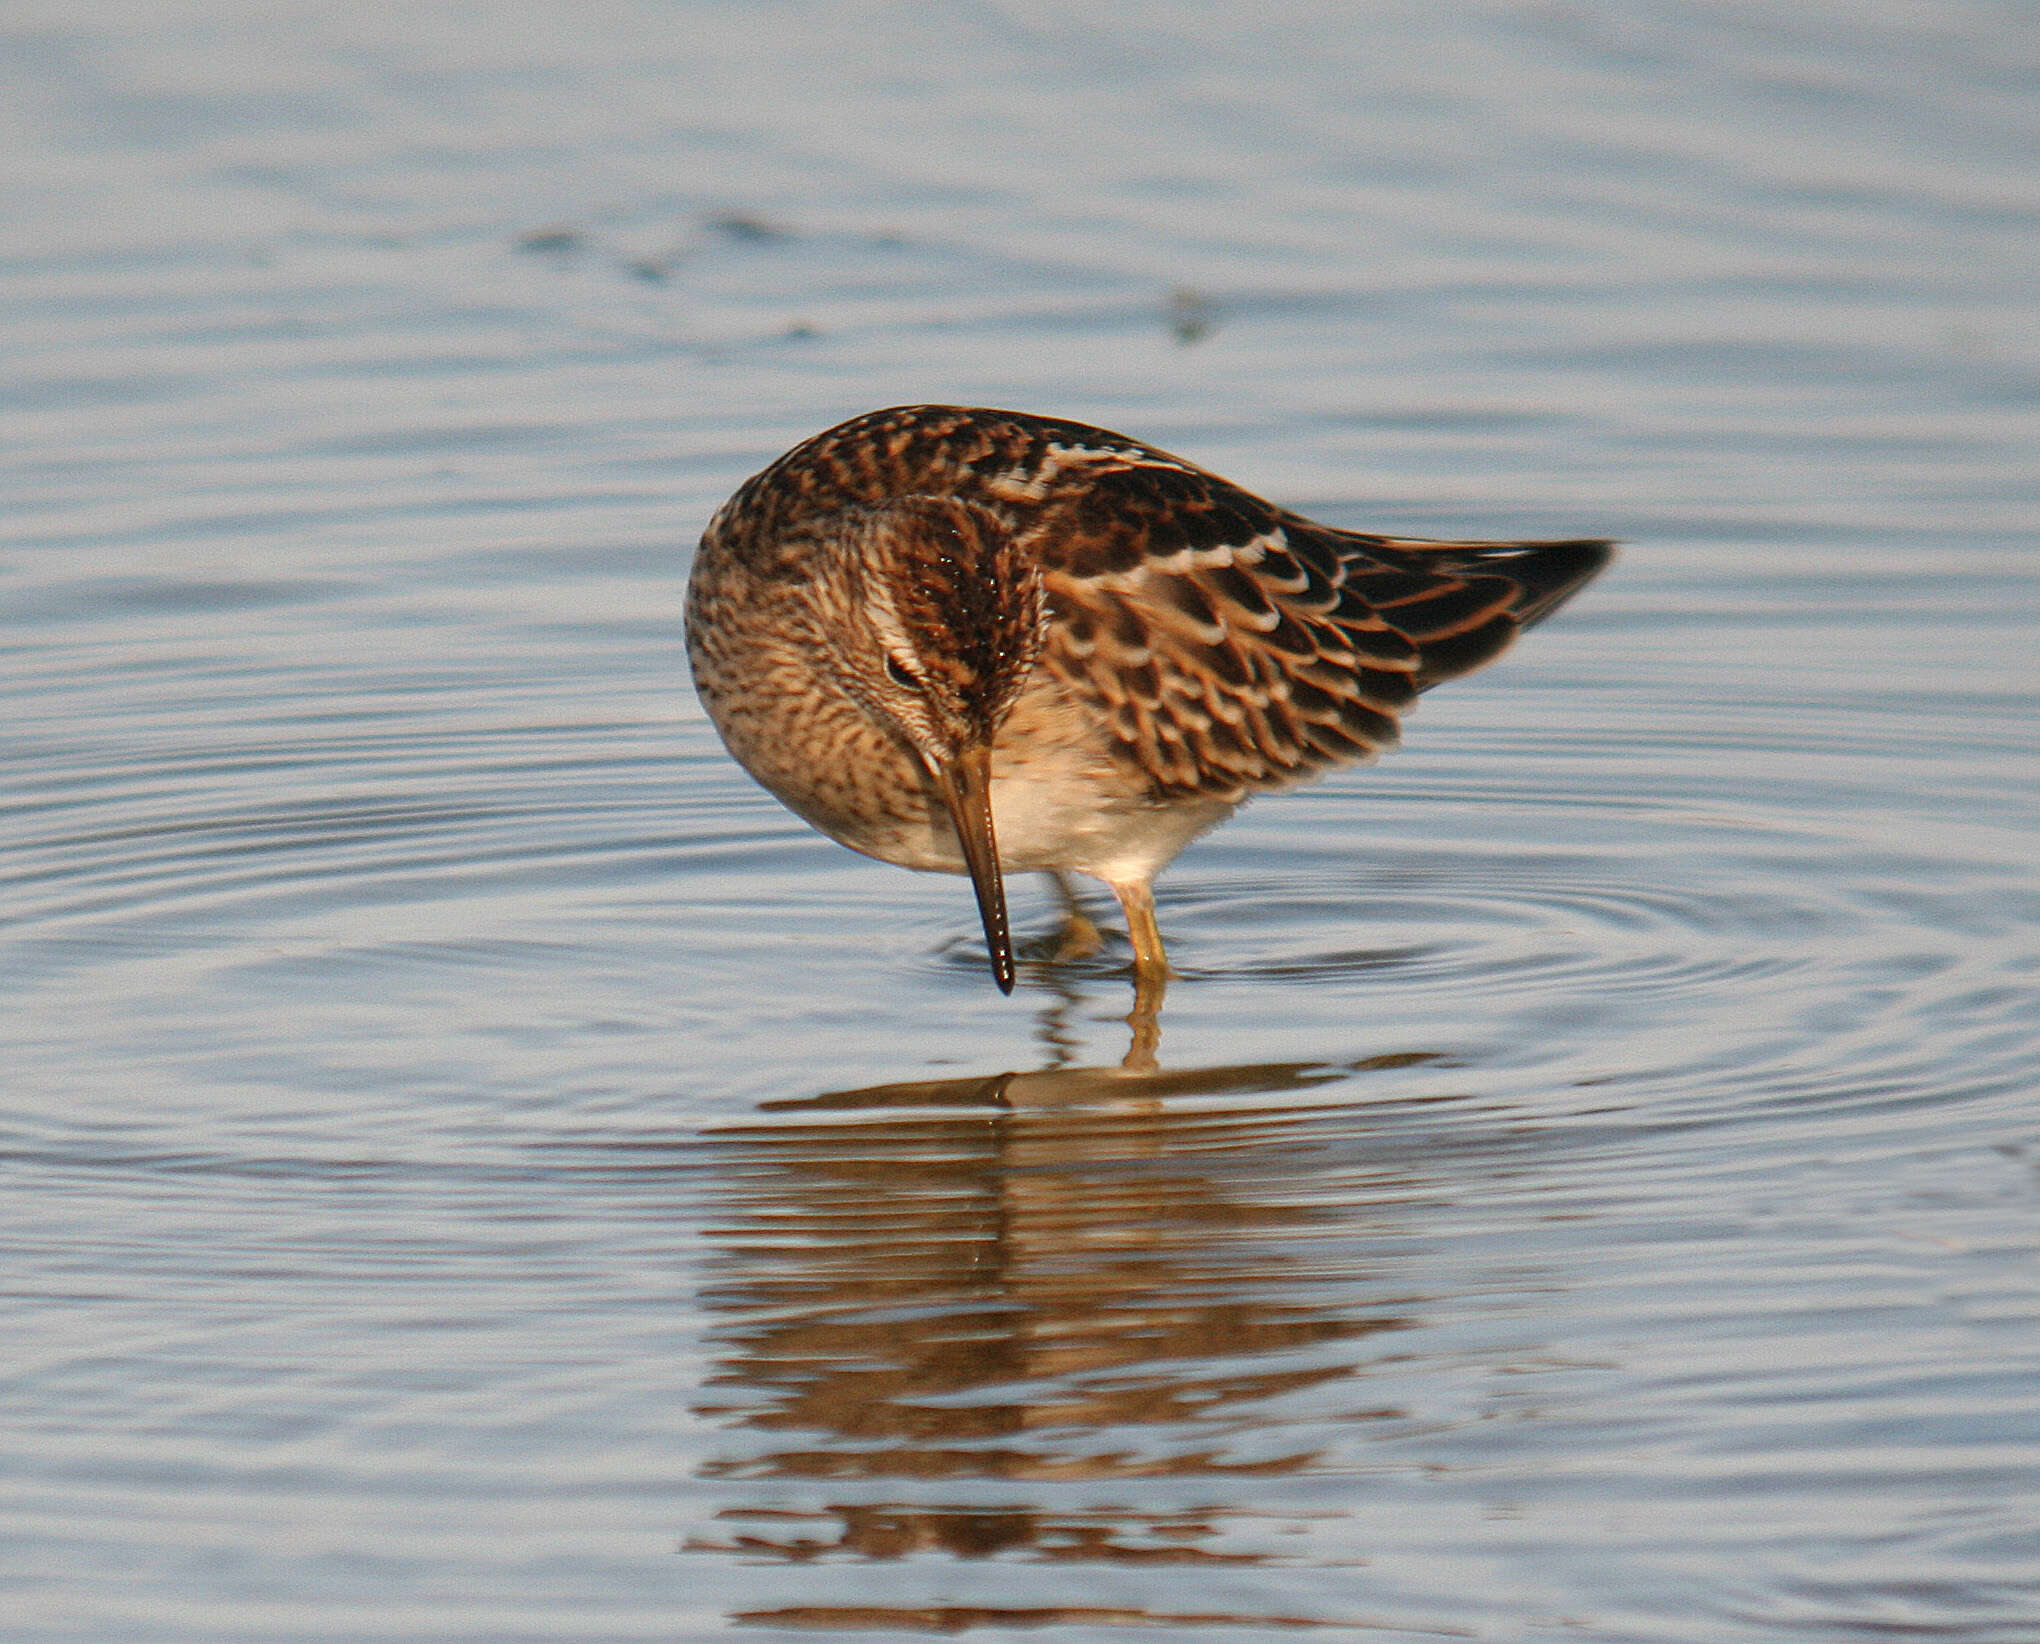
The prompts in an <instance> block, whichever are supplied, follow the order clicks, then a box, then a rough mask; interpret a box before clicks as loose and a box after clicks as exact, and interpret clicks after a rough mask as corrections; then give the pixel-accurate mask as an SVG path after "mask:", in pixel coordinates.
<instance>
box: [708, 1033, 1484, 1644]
mask: <svg viewBox="0 0 2040 1644" xmlns="http://www.w3.org/2000/svg"><path fill="white" fill-rule="evenodd" d="M1057 1024H1058V1016H1057V1012H1056V1010H1054V1009H1053V1008H1052V1009H1051V1010H1050V1011H1049V1012H1048V1013H1047V1016H1046V1018H1045V1020H1044V1027H1043V1033H1044V1037H1045V1039H1047V1041H1048V1043H1049V1048H1050V1050H1051V1053H1052V1054H1053V1055H1057V1056H1060V1055H1061V1054H1062V1053H1063V1050H1064V1047H1065V1046H1066V1043H1067V1041H1066V1040H1065V1039H1064V1038H1063V1037H1062V1036H1061V1035H1060V1034H1059V1033H1058V1031H1057ZM1140 1039H1141V1031H1140V1026H1139V1024H1136V1046H1135V1051H1134V1053H1133V1054H1132V1055H1130V1056H1129V1059H1128V1060H1129V1064H1142V1063H1145V1064H1146V1065H1127V1066H1121V1067H1117V1068H1102V1067H1076V1066H1066V1065H1065V1066H1051V1067H1049V1068H1047V1069H1045V1070H1042V1071H1038V1072H1027V1073H996V1074H989V1075H983V1076H974V1077H964V1078H950V1079H935V1080H910V1081H904V1082H900V1083H896V1084H886V1085H878V1086H872V1087H868V1088H864V1089H857V1090H838V1091H830V1092H826V1093H824V1094H821V1095H817V1096H812V1097H805V1098H800V1099H793V1100H785V1101H778V1102H767V1103H765V1104H763V1106H762V1109H761V1112H762V1114H763V1115H764V1117H763V1118H762V1121H761V1122H757V1123H746V1124H743V1125H738V1126H730V1127H726V1128H723V1129H719V1130H717V1131H714V1132H711V1133H710V1134H709V1135H708V1136H707V1137H706V1138H705V1140H706V1141H707V1143H708V1145H709V1148H710V1150H711V1152H712V1153H713V1154H714V1155H715V1156H716V1158H717V1168H716V1171H715V1175H716V1177H717V1179H718V1180H719V1181H720V1183H721V1184H722V1185H721V1189H720V1192H719V1194H718V1195H717V1197H718V1199H719V1201H720V1205H721V1208H722V1210H723V1212H724V1216H725V1218H726V1219H725V1220H723V1222H722V1224H721V1225H720V1226H718V1227H717V1228H716V1229H715V1230H714V1233H713V1240H714V1243H715V1244H716V1246H717V1247H718V1250H719V1256H718V1259H717V1261H716V1262H715V1263H714V1264H713V1266H712V1268H711V1273H712V1277H711V1280H710V1283H709V1286H708V1289H707V1292H706V1294H705V1295H704V1296H703V1297H702V1304H703V1307H704V1310H705V1311H706V1313H707V1314H708V1316H709V1317H710V1319H711V1320H712V1321H713V1322H712V1324H711V1339H712V1341H713V1342H714V1344H715V1346H714V1352H715V1357H716V1363H715V1368H714V1370H713V1372H712V1373H711V1376H710V1378H709V1382H708V1388H707V1392H706V1394H705V1397H704V1399H703V1402H702V1403H701V1405H700V1406H699V1413H700V1414H701V1415H703V1416H706V1417H708V1418H709V1419H710V1420H712V1421H714V1422H716V1423H718V1424H719V1425H720V1426H721V1427H722V1429H723V1432H724V1441H723V1443H722V1444H721V1445H720V1446H719V1449H720V1450H721V1451H722V1454H720V1455H719V1456H718V1457H716V1458H715V1459H713V1460H711V1461H710V1462H708V1463H707V1464H706V1466H705V1467H704V1469H703V1471H704V1474H705V1476H707V1477H710V1478H716V1479H722V1480H726V1481H730V1482H732V1483H735V1482H738V1481H743V1482H745V1483H747V1484H750V1485H753V1486H755V1487H756V1488H755V1490H754V1491H753V1493H752V1499H750V1500H748V1501H745V1502H743V1503H741V1504H736V1505H731V1506H728V1507H726V1508H724V1509H723V1510H722V1511H720V1512H719V1513H717V1514H716V1516H715V1520H714V1524H713V1527H712V1528H710V1529H709V1530H707V1531H705V1532H704V1533H702V1534H699V1535H696V1536H695V1537H693V1538H691V1539H690V1540H689V1541H688V1542H687V1544H686V1550H688V1551H691V1552H708V1553H716V1554H722V1555H726V1556H727V1555H736V1556H739V1557H743V1558H747V1559H750V1560H755V1561H759V1562H765V1563H781V1564H810V1563H827V1564H837V1565H840V1564H844V1563H853V1564H866V1565H868V1564H874V1563H882V1562H886V1561H897V1560H905V1559H909V1558H925V1557H926V1556H928V1555H931V1554H932V1555H937V1556H946V1557H947V1558H952V1559H964V1560H987V1559H996V1560H998V1561H1000V1562H1001V1563H1002V1564H1007V1565H1010V1564H1013V1563H1016V1562H1017V1563H1034V1564H1041V1565H1052V1566H1062V1567H1065V1568H1068V1567H1072V1566H1108V1565H1117V1566H1144V1567H1157V1566H1170V1567H1181V1568H1182V1569H1183V1572H1184V1575H1185V1577H1186V1578H1187V1580H1188V1586H1187V1587H1186V1588H1185V1589H1183V1592H1182V1596H1183V1598H1184V1599H1186V1600H1190V1601H1191V1602H1190V1604H1189V1606H1188V1607H1186V1608H1184V1609H1181V1610H1172V1611H1168V1612H1164V1611H1162V1610H1157V1609H1153V1608H1126V1607H1118V1608H1115V1607H1112V1606H1110V1605H1103V1606H1101V1605H1098V1604H1095V1603H1075V1604H1068V1603H1057V1604H1051V1605H1018V1606H1002V1605H998V1604H988V1605H984V1604H981V1605H969V1606H959V1605H955V1604H940V1603H938V1604H933V1605H929V1604H904V1605H902V1604H869V1603H864V1604H848V1605H845V1604H822V1605H814V1604H809V1605H797V1606H789V1607H782V1608H775V1609H769V1610H768V1609H760V1610H752V1611H745V1612H742V1613H739V1614H735V1615H733V1616H732V1618H731V1619H733V1620H736V1621H742V1622H749V1623H754V1624H763V1625H773V1626H781V1627H801V1628H815V1629H822V1630H826V1629H830V1628H876V1627H890V1628H902V1629H908V1630H925V1631H939V1632H953V1631H961V1630H966V1629H969V1628H972V1627H977V1626H1016V1625H1042V1624H1049V1623H1093V1624H1147V1625H1178V1626H1180V1625H1212V1626H1218V1625H1228V1626H1231V1625H1256V1626H1282V1627H1305V1628H1308V1627H1315V1626H1334V1627H1348V1626H1353V1625H1356V1624H1357V1625H1367V1623H1356V1622H1354V1621H1352V1620H1349V1619H1344V1618H1341V1619H1332V1618H1322V1617H1307V1616H1303V1615H1288V1614H1283V1615H1267V1614H1258V1615H1241V1614H1238V1613H1234V1612H1233V1611H1231V1610H1229V1609H1228V1610H1218V1609H1208V1608H1206V1607H1205V1606H1204V1605H1202V1604H1199V1603H1196V1602H1195V1601H1196V1599H1197V1598H1198V1597H1200V1596H1201V1597H1206V1598H1213V1597H1217V1596H1218V1591H1217V1589H1216V1587H1215V1586H1214V1587H1213V1588H1212V1590H1209V1591H1205V1592H1202V1593H1200V1591H1199V1588H1200V1583H1201V1582H1204V1583H1208V1582H1210V1579H1211V1577H1213V1576H1216V1575H1218V1574H1219V1573H1221V1572H1222V1571H1224V1570H1226V1569H1239V1568H1241V1567H1244V1566H1254V1565H1261V1564H1266V1563H1270V1562H1273V1563H1277V1564H1280V1563H1283V1562H1285V1561H1286V1559H1287V1558H1288V1557H1292V1556H1293V1543H1292V1549H1291V1551H1290V1552H1288V1553H1285V1551H1284V1550H1283V1549H1282V1548H1281V1546H1280V1541H1281V1534H1282V1528H1281V1525H1280V1524H1279V1523H1277V1522H1276V1521H1279V1520H1282V1519H1285V1518H1288V1519H1293V1518H1296V1517H1299V1516H1301V1517H1312V1516H1317V1517H1322V1516H1323V1515H1324V1513H1325V1512H1326V1511H1327V1509H1326V1508H1325V1506H1324V1504H1323V1503H1318V1504H1317V1505H1316V1506H1314V1507H1311V1508H1309V1509H1302V1508H1298V1507H1295V1506H1294V1504H1292V1507H1291V1508H1288V1509H1276V1510H1271V1509H1270V1508H1269V1506H1268V1505H1267V1504H1266V1502H1265V1500H1261V1501H1258V1502H1257V1497H1259V1496H1262V1495H1264V1493H1265V1491H1266V1489H1267V1487H1268V1486H1269V1485H1270V1484H1271V1483H1272V1482H1273V1481H1275V1480H1276V1479H1279V1478H1282V1477H1289V1476H1294V1475H1300V1474H1304V1473H1307V1472H1309V1471H1310V1470H1312V1469H1313V1467H1314V1466H1315V1465H1317V1464H1318V1462H1319V1459H1320V1447H1321V1442H1322V1438H1323V1435H1324V1434H1325V1432H1326V1431H1327V1430H1328V1429H1327V1428H1326V1427H1324V1426H1323V1425H1321V1423H1322V1422H1323V1421H1324V1420H1326V1419H1328V1416H1327V1411H1326V1410H1325V1408H1324V1406H1325V1403H1326V1401H1327V1399H1330V1400H1331V1401H1332V1402H1334V1403H1337V1404H1339V1405H1340V1406H1341V1409H1340V1413H1339V1415H1338V1416H1337V1418H1336V1419H1337V1420H1338V1421H1339V1422H1341V1423H1350V1422H1353V1421H1357V1420H1364V1419H1366V1418H1368V1417H1375V1418H1382V1417H1388V1418H1393V1417H1394V1416H1396V1415H1397V1414H1398V1412H1395V1411H1392V1410H1379V1411H1375V1410H1360V1411H1357V1412H1356V1411H1354V1410H1352V1409H1348V1408H1345V1407H1344V1406H1345V1405H1346V1404H1347V1403H1348V1402H1349V1401H1348V1400H1347V1398H1346V1397H1345V1396H1344V1395H1342V1394H1337V1393H1334V1392H1331V1391H1330V1389H1331V1388H1332V1386H1333V1384H1336V1383H1340V1382H1343V1381H1347V1380H1348V1379H1350V1378H1351V1377H1352V1376H1353V1375H1354V1374H1355V1371H1356V1367H1357V1366H1359V1365H1360V1364H1361V1363H1362V1362H1363V1361H1364V1360H1366V1359H1367V1358H1369V1357H1371V1356H1378V1355H1380V1354H1382V1353H1383V1352H1385V1351H1387V1349H1386V1345H1385V1343H1386V1338H1389V1337H1392V1336H1394V1335H1395V1334H1396V1333H1397V1332H1399V1331H1401V1330H1403V1329H1405V1328H1407V1327H1408V1326H1409V1324H1410V1323H1411V1322H1412V1320H1411V1312H1412V1309H1415V1308H1419V1307H1421V1306H1422V1298H1421V1297H1413V1296H1410V1295H1407V1294H1403V1293H1398V1292H1396V1291H1395V1290H1393V1289H1392V1288H1390V1287H1389V1286H1388V1285H1387V1284H1385V1283H1384V1281H1383V1278H1382V1276H1381V1275H1380V1274H1378V1273H1370V1272H1369V1271H1367V1270H1366V1267H1365V1264H1364V1262H1361V1263H1359V1264H1358V1265H1355V1264H1354V1263H1353V1262H1352V1261H1351V1259H1350V1258H1345V1257H1342V1256H1341V1255H1340V1254H1338V1253H1336V1252H1334V1251H1332V1249H1331V1245H1332V1244H1333V1243H1335V1242H1336V1240H1337V1237H1338V1235H1339V1234H1340V1233H1341V1232H1342V1231H1343V1232H1344V1233H1345V1234H1346V1235H1347V1236H1348V1237H1350V1236H1351V1234H1352V1233H1353V1231H1354V1224H1355V1223H1356V1221H1357V1222H1360V1223H1365V1222H1366V1220H1367V1218H1368V1217H1369V1214H1370V1209H1371V1208H1372V1207H1371V1206H1370V1203H1369V1202H1368V1200H1367V1198H1366V1197H1365V1196H1363V1197H1362V1198H1361V1199H1360V1200H1359V1201H1358V1202H1356V1201H1355V1200H1354V1198H1353V1197H1352V1196H1351V1195H1350V1193H1349V1192H1348V1191H1347V1189H1346V1188H1345V1187H1343V1186H1342V1187H1339V1188H1338V1190H1337V1191H1334V1186H1335V1184H1334V1182H1333V1181H1332V1180H1329V1179H1328V1177H1336V1178H1338V1181H1339V1182H1340V1183H1346V1184H1350V1182H1351V1179H1352V1176H1351V1169H1350V1166H1351V1165H1352V1164H1353V1162H1354V1161H1353V1160H1351V1159H1350V1158H1349V1157H1344V1156H1343V1155H1344V1153H1345V1151H1346V1149H1345V1147H1344V1146H1343V1145H1342V1144H1350V1143H1352V1141H1353V1139H1354V1138H1355V1137H1356V1136H1357V1135H1358V1134H1359V1132H1358V1131H1357V1130H1356V1128H1355V1125H1354V1120H1353V1117H1352V1115H1351V1113H1350V1111H1348V1110H1347V1109H1345V1108H1343V1107H1326V1106H1324V1105H1320V1104H1314V1103H1313V1102H1312V1101H1311V1100H1310V1093H1311V1092H1313V1091H1315V1090H1318V1089H1319V1088H1320V1087H1324V1086H1327V1085H1331V1084H1336V1083H1339V1082H1342V1081H1349V1080H1352V1079H1355V1078H1359V1077H1362V1076H1364V1075H1367V1074H1369V1073H1374V1072H1380V1071H1386V1070H1389V1069H1394V1068H1402V1067H1410V1066H1413V1065H1419V1064H1425V1063H1437V1062H1440V1061H1442V1060H1444V1058H1442V1057H1440V1056H1438V1055H1436V1054H1432V1053H1425V1052H1411V1053H1403V1054H1395V1055H1385V1056H1378V1057H1373V1058H1369V1059H1366V1060H1364V1061H1360V1062H1357V1063H1351V1064H1347V1065H1343V1066H1333V1065H1326V1064H1312V1063H1287V1064H1268V1065H1261V1066H1242V1067H1212V1068H1201V1069H1191V1070H1173V1071H1165V1070H1161V1069H1159V1068H1155V1067H1153V1066H1152V1056H1151V1055H1149V1054H1146V1053H1145V1052H1144V1051H1143V1048H1142V1046H1141V1044H1140ZM1269 1097H1275V1098H1282V1097H1288V1098H1290V1099H1289V1100H1287V1101H1282V1100H1277V1101H1273V1102H1271V1101H1267V1100H1264V1098H1269ZM1418 1128H1419V1129H1428V1128H1429V1127H1428V1125H1421V1126H1419V1127H1418ZM1389 1151H1392V1152H1404V1151H1407V1153H1408V1155H1409V1156H1408V1158H1407V1159H1404V1160H1401V1161H1391V1160H1389V1159H1387V1158H1383V1157H1376V1158H1374V1159H1372V1160H1371V1161H1370V1166H1369V1168H1367V1169H1366V1170H1365V1175H1366V1176H1367V1177H1368V1178H1369V1180H1370V1183H1371V1187H1372V1196H1373V1199H1374V1201H1375V1204H1377V1205H1378V1204H1381V1203H1384V1202H1385V1203H1391V1204H1407V1202H1408V1201H1409V1200H1410V1198H1411V1197H1412V1194H1413V1193H1416V1194H1419V1195H1421V1192H1422V1184H1421V1180H1420V1177H1419V1176H1418V1175H1417V1174H1416V1173H1415V1172H1414V1170H1413V1169H1412V1168H1411V1166H1413V1165H1414V1164H1415V1162H1416V1158H1417V1154H1418V1149H1417V1148H1415V1147H1410V1148H1408V1149H1406V1150H1405V1149H1401V1148H1396V1147H1394V1146H1393V1144H1391V1145H1390V1149H1389ZM1283 1401H1291V1407H1290V1408H1289V1409H1288V1413H1287V1414H1286V1415H1283V1414H1278V1413H1275V1412H1276V1411H1277V1409H1278V1406H1280V1405H1281V1404H1282V1402H1283ZM1307 1407H1315V1408H1316V1410H1317V1419H1318V1422H1319V1423H1320V1424H1319V1425H1316V1426H1315V1427H1314V1425H1313V1422H1312V1420H1310V1419H1305V1418H1304V1417H1303V1414H1302V1412H1303V1409H1304V1408H1307ZM1199 1571H1202V1572H1205V1574H1204V1576H1203V1577H1201V1578H1200V1576H1199V1575H1198V1573H1197V1572H1199ZM1232 1596H1234V1597H1235V1598H1236V1597H1237V1596H1238V1595H1237V1594H1234V1595H1232Z"/></svg>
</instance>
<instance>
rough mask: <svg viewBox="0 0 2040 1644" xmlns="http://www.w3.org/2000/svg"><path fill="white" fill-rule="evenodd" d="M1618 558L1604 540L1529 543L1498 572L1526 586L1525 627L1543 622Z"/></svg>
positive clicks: (1519, 609) (1521, 611)
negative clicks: (1502, 572) (1611, 561)
mask: <svg viewBox="0 0 2040 1644" xmlns="http://www.w3.org/2000/svg"><path fill="white" fill-rule="evenodd" d="M1614 557H1615V544H1614V543H1613V542H1611V541H1609V540H1607V539H1606V538H1602V537H1577V538H1574V539H1572V540H1570V541H1566V542H1526V543H1524V544H1523V545H1522V548H1521V549H1520V551H1518V552H1517V553H1515V554H1513V555H1511V556H1509V558H1507V559H1506V560H1504V561H1502V562H1501V563H1500V564H1499V565H1497V566H1496V569H1498V570H1501V571H1504V572H1506V574H1507V575H1509V576H1512V577H1514V578H1515V579H1516V580H1517V581H1518V582H1520V583H1521V584H1522V586H1523V596H1522V598H1521V599H1520V600H1519V601H1518V602H1517V605H1516V621H1517V623H1518V624H1519V625H1520V626H1522V627H1525V628H1528V627H1530V626H1531V625H1532V624H1533V623H1538V622H1542V621H1543V620H1544V619H1545V618H1546V617H1548V616H1550V615H1551V613H1552V612H1553V611H1555V610H1557V609H1558V608H1559V607H1560V606H1561V605H1563V604H1564V603H1565V602H1566V601H1567V600H1569V599H1571V598H1572V596H1573V595H1574V594H1576V593H1578V592H1579V591H1580V590H1581V589H1582V588H1584V587H1586V585H1587V584H1588V583H1590V582H1592V581H1593V580H1594V578H1595V577H1597V576H1599V575H1600V574H1601V573H1602V572H1603V571H1604V570H1606V569H1607V567H1608V562H1609V561H1610V560H1611V559H1613V558H1614Z"/></svg>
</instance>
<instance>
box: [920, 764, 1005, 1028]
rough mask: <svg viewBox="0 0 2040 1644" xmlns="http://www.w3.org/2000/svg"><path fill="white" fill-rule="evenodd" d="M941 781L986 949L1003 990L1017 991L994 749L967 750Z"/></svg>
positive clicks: (942, 774) (943, 772) (939, 775)
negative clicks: (995, 827) (997, 828)
mask: <svg viewBox="0 0 2040 1644" xmlns="http://www.w3.org/2000/svg"><path fill="white" fill-rule="evenodd" d="M935 776H936V780H937V781H938V782H939V783H941V785H942V798H943V802H944V803H945V804H947V805H948V807H949V819H950V820H951V821H952V822H954V823H955V824H956V841H957V843H958V844H959V845H961V846H962V847H963V863H964V866H965V867H967V868H968V869H969V870H970V884H971V889H973V890H974V891H976V892H977V905H978V917H979V918H980V919H982V920H983V921H984V922H985V951H986V952H987V953H989V954H990V955H991V958H992V980H993V981H995V982H997V983H998V984H999V991H1000V992H1001V993H1011V992H1012V991H1013V932H1012V930H1011V929H1010V928H1009V927H1008V926H1007V924H1006V881H1005V879H1004V878H1003V877H1002V876H1001V875H1000V873H999V841H998V838H997V836H996V835H995V834H994V833H993V832H992V751H991V749H990V748H966V749H965V750H964V751H963V752H962V753H961V754H959V755H958V756H957V758H956V762H955V763H954V764H952V765H948V766H945V767H944V768H943V769H941V770H939V771H937V772H936V773H935Z"/></svg>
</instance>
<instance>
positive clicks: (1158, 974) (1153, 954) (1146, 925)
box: [1112, 879, 1172, 983]
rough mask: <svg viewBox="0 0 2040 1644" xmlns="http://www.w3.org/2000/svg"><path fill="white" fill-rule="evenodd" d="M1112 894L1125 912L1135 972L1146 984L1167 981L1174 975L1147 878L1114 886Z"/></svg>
mask: <svg viewBox="0 0 2040 1644" xmlns="http://www.w3.org/2000/svg"><path fill="white" fill-rule="evenodd" d="M1112 894H1113V895H1114V896H1116V897H1118V898H1119V906H1120V907H1121V908H1122V909H1123V910H1124V911H1125V913H1126V934H1127V935H1128V936H1130V937H1132V938H1133V973H1134V975H1135V976H1137V977H1139V978H1140V979H1141V980H1142V981H1144V982H1163V983H1165V982H1167V981H1168V979H1169V977H1170V975H1171V974H1172V973H1171V971H1170V970H1169V956H1168V954H1167V953H1165V952H1164V951H1163V950H1162V927H1161V926H1160V925H1158V924H1156V923H1155V893H1154V891H1153V890H1152V889H1151V888H1150V887H1149V885H1148V882H1147V881H1146V880H1145V879H1142V880H1129V881H1128V882H1127V883H1126V884H1123V885H1114V886H1113V887H1112Z"/></svg>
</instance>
